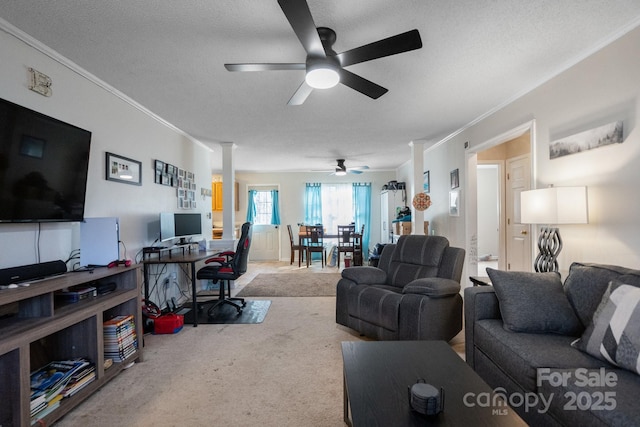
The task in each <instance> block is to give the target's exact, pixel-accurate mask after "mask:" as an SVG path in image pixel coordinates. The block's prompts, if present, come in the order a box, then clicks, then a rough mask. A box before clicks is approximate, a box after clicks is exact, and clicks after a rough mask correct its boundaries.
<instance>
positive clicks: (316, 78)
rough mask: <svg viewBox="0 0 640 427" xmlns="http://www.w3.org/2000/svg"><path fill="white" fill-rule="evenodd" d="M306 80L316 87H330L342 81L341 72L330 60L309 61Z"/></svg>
mask: <svg viewBox="0 0 640 427" xmlns="http://www.w3.org/2000/svg"><path fill="white" fill-rule="evenodd" d="M304 80H305V81H306V82H307V84H308V85H309V86H311V87H312V88H314V89H329V88H332V87H334V86H335V85H337V84H338V83H340V74H338V67H337V66H336V65H335V64H332V63H331V62H330V61H318V62H315V61H309V62H308V63H307V74H306V75H305V77H304Z"/></svg>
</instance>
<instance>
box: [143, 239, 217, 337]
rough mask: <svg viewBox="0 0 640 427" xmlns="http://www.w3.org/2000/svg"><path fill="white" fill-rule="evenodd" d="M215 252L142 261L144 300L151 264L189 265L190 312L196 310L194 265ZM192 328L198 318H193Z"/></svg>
mask: <svg viewBox="0 0 640 427" xmlns="http://www.w3.org/2000/svg"><path fill="white" fill-rule="evenodd" d="M216 253H217V252H196V251H193V252H185V253H184V254H182V255H175V254H174V255H173V256H171V257H168V256H165V257H158V258H154V259H145V260H143V261H142V264H143V266H144V298H145V299H148V298H149V266H150V265H152V264H155V265H158V264H189V265H191V299H192V301H191V304H192V310H197V309H198V305H197V301H196V293H197V292H196V288H197V283H196V263H197V262H198V261H203V260H205V259H207V258H211V257H212V256H214V255H215V254H216ZM193 326H194V327H195V326H198V316H193Z"/></svg>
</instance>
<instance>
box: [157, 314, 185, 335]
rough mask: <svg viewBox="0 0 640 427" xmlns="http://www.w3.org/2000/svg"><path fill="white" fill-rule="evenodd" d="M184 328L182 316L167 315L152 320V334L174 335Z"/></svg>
mask: <svg viewBox="0 0 640 427" xmlns="http://www.w3.org/2000/svg"><path fill="white" fill-rule="evenodd" d="M183 326H184V316H183V315H182V314H176V313H167V314H163V315H162V316H160V317H158V318H156V319H154V321H153V334H154V335H158V334H176V333H178V332H180V329H182V327H183Z"/></svg>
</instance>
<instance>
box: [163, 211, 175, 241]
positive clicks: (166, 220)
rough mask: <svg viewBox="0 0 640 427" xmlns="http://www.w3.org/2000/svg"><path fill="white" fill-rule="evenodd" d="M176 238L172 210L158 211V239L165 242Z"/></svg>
mask: <svg viewBox="0 0 640 427" xmlns="http://www.w3.org/2000/svg"><path fill="white" fill-rule="evenodd" d="M175 238H176V226H175V221H174V219H173V213H172V212H161V213H160V241H162V242H166V241H168V240H173V239H175Z"/></svg>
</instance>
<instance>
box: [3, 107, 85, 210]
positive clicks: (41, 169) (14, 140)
mask: <svg viewBox="0 0 640 427" xmlns="http://www.w3.org/2000/svg"><path fill="white" fill-rule="evenodd" d="M90 145H91V132H89V131H87V130H84V129H80V128H79V127H76V126H73V125H71V124H69V123H65V122H62V121H60V120H57V119H54V118H52V117H49V116H46V115H44V114H41V113H38V112H36V111H33V110H30V109H28V108H25V107H21V106H19V105H16V104H14V103H12V102H9V101H6V100H4V99H0V222H46V221H81V220H82V219H83V217H84V208H85V193H86V188H87V172H88V169H89V147H90Z"/></svg>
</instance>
